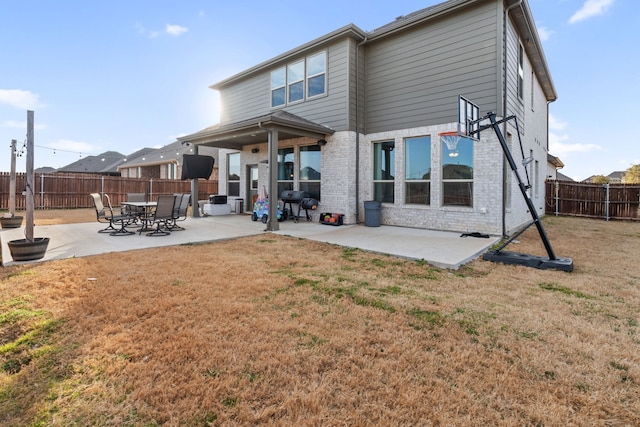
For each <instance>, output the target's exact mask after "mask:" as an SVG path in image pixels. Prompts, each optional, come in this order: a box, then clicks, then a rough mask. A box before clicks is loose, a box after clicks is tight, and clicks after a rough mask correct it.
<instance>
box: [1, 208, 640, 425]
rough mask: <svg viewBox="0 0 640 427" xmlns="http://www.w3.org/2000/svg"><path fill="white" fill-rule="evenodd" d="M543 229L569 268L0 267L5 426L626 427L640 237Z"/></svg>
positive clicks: (312, 263)
mask: <svg viewBox="0 0 640 427" xmlns="http://www.w3.org/2000/svg"><path fill="white" fill-rule="evenodd" d="M42 214H43V212H37V213H36V217H37V221H45V219H44V218H42ZM75 215H78V216H79V217H80V218H83V217H82V214H81V213H80V211H78V212H72V213H68V215H66V217H69V218H71V217H72V216H75ZM54 217H55V215H54V216H52V218H54ZM58 217H60V215H59V213H58ZM87 220H93V218H92V216H91V215H89V216H88V219H87ZM544 223H545V227H546V230H547V232H548V234H549V236H550V238H551V241H552V243H553V245H554V249H555V250H556V252H557V254H558V255H560V256H563V257H571V258H573V260H574V263H575V271H574V272H573V273H564V272H558V271H550V270H547V271H541V270H535V269H530V268H526V267H516V266H507V265H500V264H493V263H489V262H486V261H482V260H476V261H474V262H472V263H470V264H469V265H467V266H466V267H463V268H462V269H460V270H459V271H455V272H454V271H447V270H442V269H437V268H433V267H430V266H429V265H427V264H425V263H423V262H415V261H407V260H402V259H397V258H393V257H386V256H381V255H379V254H371V253H366V252H363V251H360V250H354V249H346V248H343V247H339V246H335V245H329V244H324V243H319V242H312V241H306V240H300V239H295V238H291V237H286V236H279V235H271V234H266V235H262V236H256V237H249V238H242V239H237V240H232V241H224V242H218V243H212V244H203V245H189V246H179V247H170V248H159V249H149V250H142V251H135V252H129V253H109V254H105V255H100V256H93V257H86V258H78V259H68V260H60V261H51V262H46V263H37V264H31V265H25V266H16V267H10V268H2V269H0V280H1V281H0V363H1V364H2V369H1V370H0V424H2V425H34V426H35V425H37V426H41V425H65V426H68V425H78V426H85V425H104V426H122V425H130V426H154V425H167V426H204V425H279V426H280V425H296V426H298V425H310V426H319V425H328V426H333V425H341V426H344V425H349V426H365V425H424V426H430V425H432V426H452V425H453V426H465V425H487V426H494V425H498V426H568V425H574V426H593V425H595V426H636V425H640V363H639V362H640V356H639V354H640V353H639V351H638V350H639V349H640V328H639V322H640V290H639V285H640V257H639V256H638V254H639V253H640V224H639V223H627V222H604V221H598V220H588V219H575V218H554V217H549V218H545V221H544ZM510 249H511V250H517V251H520V252H526V253H538V254H541V253H542V251H541V249H542V245H541V244H540V241H539V238H538V236H537V234H536V232H535V229H531V230H529V231H527V232H526V233H525V234H524V235H523V236H521V238H520V243H518V244H513V245H511V246H510Z"/></svg>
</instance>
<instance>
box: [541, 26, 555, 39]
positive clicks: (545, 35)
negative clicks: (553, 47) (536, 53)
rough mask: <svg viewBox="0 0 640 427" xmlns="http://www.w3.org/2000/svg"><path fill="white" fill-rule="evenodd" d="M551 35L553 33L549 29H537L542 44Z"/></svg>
mask: <svg viewBox="0 0 640 427" xmlns="http://www.w3.org/2000/svg"><path fill="white" fill-rule="evenodd" d="M551 34H553V31H551V30H550V29H548V28H546V27H538V35H539V36H540V40H542V41H543V42H544V41H547V40H549V38H550V37H551Z"/></svg>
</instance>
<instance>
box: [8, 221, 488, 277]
mask: <svg viewBox="0 0 640 427" xmlns="http://www.w3.org/2000/svg"><path fill="white" fill-rule="evenodd" d="M181 225H182V226H183V227H184V228H185V230H183V231H174V232H172V233H171V235H169V236H158V237H149V236H146V235H145V234H144V233H143V234H142V235H139V234H137V233H136V234H135V235H129V236H110V235H109V234H106V233H98V230H101V229H102V228H104V224H99V223H97V222H90V223H80V224H64V225H45V226H37V227H35V228H34V236H35V237H49V239H50V242H49V247H48V249H47V252H46V254H45V256H44V258H42V259H40V260H36V261H24V262H16V261H13V259H12V258H11V253H10V251H9V247H8V244H7V242H9V241H11V240H17V239H23V238H24V227H21V228H16V229H2V231H1V232H0V241H1V244H2V264H3V265H5V266H9V265H17V264H24V263H33V262H42V261H50V260H54V259H65V258H73V257H83V256H90V255H99V254H103V253H108V252H122V251H131V250H137V249H148V248H153V247H161V246H176V245H183V244H190V243H204V242H214V241H219V240H226V239H235V238H239V237H244V236H252V235H258V234H264V233H265V225H264V224H262V223H261V222H259V221H256V222H254V221H251V219H250V217H249V216H248V215H222V216H207V217H202V218H187V220H186V221H184V222H182V223H181ZM279 226H280V230H279V231H276V232H274V233H275V234H281V235H288V236H292V237H298V238H302V239H309V240H316V241H320V242H327V243H332V244H335V245H340V246H345V247H351V248H358V249H362V250H366V251H372V252H376V253H381V254H388V255H392V256H398V257H402V258H407V259H416V260H424V261H426V262H428V263H429V264H432V265H434V266H437V267H442V268H449V269H457V268H459V267H460V266H461V265H463V264H465V263H467V262H469V261H471V260H473V259H475V258H477V257H478V256H480V255H481V254H483V253H484V252H485V251H486V250H487V249H488V248H489V247H490V246H491V245H493V244H494V243H496V242H497V241H498V240H499V237H495V236H492V237H490V238H474V237H466V238H464V237H460V236H461V235H460V233H453V232H443V231H434V230H423V229H414V228H403V227H392V226H384V225H383V226H380V227H366V226H364V225H359V224H358V225H342V226H331V225H323V224H320V223H318V222H308V221H304V220H303V221H300V222H297V223H296V222H293V221H284V222H281V223H279Z"/></svg>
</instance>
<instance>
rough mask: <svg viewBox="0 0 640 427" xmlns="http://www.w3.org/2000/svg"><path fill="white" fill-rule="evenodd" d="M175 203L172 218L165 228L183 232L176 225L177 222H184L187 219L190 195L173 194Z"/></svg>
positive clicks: (182, 228)
mask: <svg viewBox="0 0 640 427" xmlns="http://www.w3.org/2000/svg"><path fill="white" fill-rule="evenodd" d="M175 196H176V202H175V204H174V205H173V206H174V209H173V217H172V218H171V221H170V222H168V223H167V228H168V229H170V230H171V231H174V230H175V231H180V230H184V227H181V226H180V225H178V223H177V221H185V220H186V219H187V210H188V209H189V202H190V200H191V194H188V193H185V194H175Z"/></svg>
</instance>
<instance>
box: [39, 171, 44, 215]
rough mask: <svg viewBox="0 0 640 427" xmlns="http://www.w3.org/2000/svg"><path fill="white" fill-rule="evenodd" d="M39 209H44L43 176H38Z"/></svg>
mask: <svg viewBox="0 0 640 427" xmlns="http://www.w3.org/2000/svg"><path fill="white" fill-rule="evenodd" d="M40 209H44V174H43V173H41V174H40Z"/></svg>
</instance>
